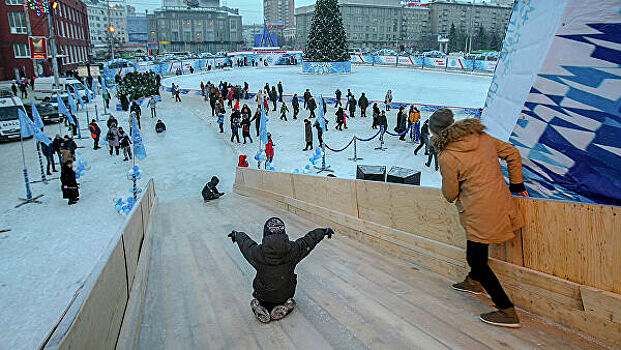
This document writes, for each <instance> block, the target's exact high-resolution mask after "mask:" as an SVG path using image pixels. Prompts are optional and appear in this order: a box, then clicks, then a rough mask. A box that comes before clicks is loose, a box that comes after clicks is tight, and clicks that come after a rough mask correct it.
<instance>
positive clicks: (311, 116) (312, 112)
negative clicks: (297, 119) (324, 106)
mask: <svg viewBox="0 0 621 350" xmlns="http://www.w3.org/2000/svg"><path fill="white" fill-rule="evenodd" d="M315 117H316V115H315V110H314V109H311V112H310V116H309V118H315Z"/></svg>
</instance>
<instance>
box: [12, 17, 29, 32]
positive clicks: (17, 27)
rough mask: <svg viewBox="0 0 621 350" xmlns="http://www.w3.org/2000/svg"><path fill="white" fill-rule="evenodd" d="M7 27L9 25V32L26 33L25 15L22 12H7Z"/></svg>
mask: <svg viewBox="0 0 621 350" xmlns="http://www.w3.org/2000/svg"><path fill="white" fill-rule="evenodd" d="M8 15H9V27H11V34H26V33H27V32H28V29H27V28H26V16H24V13H23V12H9V13H8Z"/></svg>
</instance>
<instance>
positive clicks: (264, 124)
mask: <svg viewBox="0 0 621 350" xmlns="http://www.w3.org/2000/svg"><path fill="white" fill-rule="evenodd" d="M259 133H260V134H261V141H262V142H263V144H264V145H265V144H267V117H266V116H265V106H264V105H263V101H261V120H260V124H259Z"/></svg>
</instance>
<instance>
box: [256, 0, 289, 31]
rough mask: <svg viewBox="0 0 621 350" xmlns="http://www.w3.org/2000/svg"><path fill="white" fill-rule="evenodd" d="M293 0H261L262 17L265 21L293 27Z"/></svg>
mask: <svg viewBox="0 0 621 350" xmlns="http://www.w3.org/2000/svg"><path fill="white" fill-rule="evenodd" d="M294 11H295V0H263V18H264V19H265V21H267V23H272V24H275V25H280V26H282V29H285V28H293V27H295V16H294Z"/></svg>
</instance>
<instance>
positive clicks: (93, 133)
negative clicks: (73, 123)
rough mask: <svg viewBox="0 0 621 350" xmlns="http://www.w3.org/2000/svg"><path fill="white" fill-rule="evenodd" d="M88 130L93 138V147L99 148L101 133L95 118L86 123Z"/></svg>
mask: <svg viewBox="0 0 621 350" xmlns="http://www.w3.org/2000/svg"><path fill="white" fill-rule="evenodd" d="M88 130H89V131H90V132H91V137H92V138H93V149H100V148H101V147H99V135H101V129H100V128H99V125H97V122H95V119H93V120H91V123H90V124H89V125H88Z"/></svg>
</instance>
